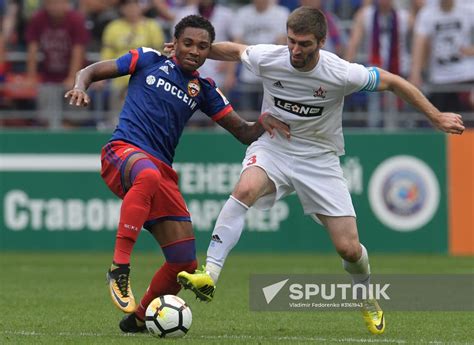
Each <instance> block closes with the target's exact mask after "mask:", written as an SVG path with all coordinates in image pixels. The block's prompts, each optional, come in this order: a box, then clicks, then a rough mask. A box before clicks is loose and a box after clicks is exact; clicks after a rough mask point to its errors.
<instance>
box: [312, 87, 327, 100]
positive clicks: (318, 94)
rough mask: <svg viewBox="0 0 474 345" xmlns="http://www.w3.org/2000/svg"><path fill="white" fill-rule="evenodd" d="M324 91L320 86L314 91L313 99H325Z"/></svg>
mask: <svg viewBox="0 0 474 345" xmlns="http://www.w3.org/2000/svg"><path fill="white" fill-rule="evenodd" d="M326 92H327V91H326V90H324V89H323V88H322V86H320V87H319V89H317V90H314V93H313V97H316V98H323V99H324V98H326Z"/></svg>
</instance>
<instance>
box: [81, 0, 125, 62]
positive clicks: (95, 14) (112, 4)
mask: <svg viewBox="0 0 474 345" xmlns="http://www.w3.org/2000/svg"><path fill="white" fill-rule="evenodd" d="M118 2H119V1H118V0H80V1H79V10H80V11H81V12H82V13H83V14H84V16H85V17H86V27H87V29H88V30H89V32H90V33H91V40H90V42H89V44H88V46H87V51H89V52H97V53H98V52H99V51H100V49H101V46H102V35H103V33H104V30H105V27H106V26H107V24H108V23H110V22H111V21H112V20H114V19H117V18H118V16H119V14H118V10H117V4H118Z"/></svg>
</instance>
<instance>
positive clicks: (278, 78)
mask: <svg viewBox="0 0 474 345" xmlns="http://www.w3.org/2000/svg"><path fill="white" fill-rule="evenodd" d="M319 54H320V57H319V61H318V63H317V65H316V67H315V68H314V69H313V70H311V71H308V72H301V71H298V70H297V69H295V68H294V67H293V66H292V65H291V63H290V54H289V50H288V47H287V46H278V45H264V44H261V45H255V46H249V47H248V48H247V49H246V51H245V52H244V53H243V54H242V56H241V60H242V62H243V63H244V65H245V66H246V67H247V68H249V69H250V70H252V71H253V72H254V73H255V74H256V75H258V76H260V77H261V78H262V80H263V90H264V96H263V103H262V112H269V113H271V114H272V115H273V116H275V117H276V118H278V119H279V120H281V121H284V122H286V123H287V124H288V125H289V126H290V131H291V140H290V141H288V140H287V139H286V138H284V137H281V136H278V135H277V136H275V138H273V139H272V138H270V136H269V135H268V134H264V135H262V136H261V137H260V138H259V139H258V141H259V142H260V143H264V142H266V144H268V145H270V146H269V147H270V148H271V147H275V148H276V149H277V150H279V151H281V152H283V153H287V154H289V155H298V156H307V157H310V156H318V155H321V154H324V153H326V152H335V153H336V154H337V155H342V154H344V138H343V133H342V108H343V105H344V96H346V95H348V94H351V93H353V92H357V91H361V90H367V91H373V90H375V89H376V87H377V85H378V72H377V70H376V69H372V68H371V69H368V68H366V67H364V66H362V65H359V64H355V63H349V62H347V61H345V60H343V59H341V58H339V57H338V56H337V55H335V54H332V53H330V52H327V51H324V50H321V51H320V53H319Z"/></svg>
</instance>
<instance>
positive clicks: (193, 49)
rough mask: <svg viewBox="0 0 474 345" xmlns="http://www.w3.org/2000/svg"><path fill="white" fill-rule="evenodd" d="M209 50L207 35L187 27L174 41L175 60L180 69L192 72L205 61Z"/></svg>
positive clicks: (209, 43)
mask: <svg viewBox="0 0 474 345" xmlns="http://www.w3.org/2000/svg"><path fill="white" fill-rule="evenodd" d="M210 49H211V40H210V37H209V33H208V32H207V31H206V30H204V29H199V28H191V27H188V28H186V29H184V31H183V33H182V34H181V36H180V37H179V38H178V40H176V41H175V51H176V54H175V56H176V59H177V60H178V62H179V64H180V66H181V68H182V69H184V70H185V71H188V72H194V71H195V70H197V69H198V68H199V67H201V65H202V64H203V63H204V61H206V58H207V56H208V55H209V51H210Z"/></svg>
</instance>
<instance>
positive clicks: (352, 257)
mask: <svg viewBox="0 0 474 345" xmlns="http://www.w3.org/2000/svg"><path fill="white" fill-rule="evenodd" d="M336 250H337V252H338V253H339V255H340V256H341V258H343V259H344V260H346V261H349V262H356V261H357V260H359V258H360V254H361V248H360V244H359V242H357V241H345V242H341V243H338V244H336Z"/></svg>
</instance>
